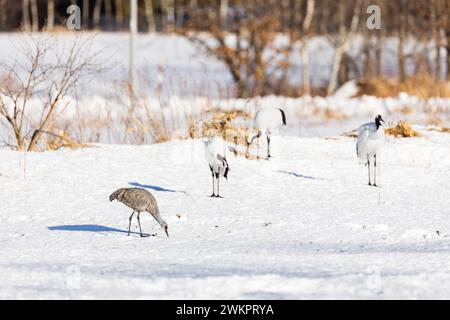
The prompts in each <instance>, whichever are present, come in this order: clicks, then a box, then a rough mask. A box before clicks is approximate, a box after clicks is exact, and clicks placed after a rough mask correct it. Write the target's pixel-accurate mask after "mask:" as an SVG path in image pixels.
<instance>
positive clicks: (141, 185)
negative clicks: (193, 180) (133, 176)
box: [128, 182, 186, 194]
mask: <svg viewBox="0 0 450 320" xmlns="http://www.w3.org/2000/svg"><path fill="white" fill-rule="evenodd" d="M128 184H129V185H130V186H133V187H138V188H144V189H151V190H154V191H159V192H180V193H184V194H186V191H178V190H174V189H167V188H164V187H160V186H153V185H150V184H141V183H139V182H128Z"/></svg>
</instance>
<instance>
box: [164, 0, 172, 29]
mask: <svg viewBox="0 0 450 320" xmlns="http://www.w3.org/2000/svg"><path fill="white" fill-rule="evenodd" d="M161 9H162V11H163V12H164V13H165V15H166V19H165V20H166V26H165V27H166V29H167V30H169V31H173V30H174V26H175V8H174V0H161Z"/></svg>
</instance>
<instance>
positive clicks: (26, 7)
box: [22, 0, 31, 32]
mask: <svg viewBox="0 0 450 320" xmlns="http://www.w3.org/2000/svg"><path fill="white" fill-rule="evenodd" d="M22 28H23V30H24V31H26V32H29V31H30V30H31V23H30V0H22Z"/></svg>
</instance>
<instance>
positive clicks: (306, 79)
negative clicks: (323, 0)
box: [301, 0, 315, 95]
mask: <svg viewBox="0 0 450 320" xmlns="http://www.w3.org/2000/svg"><path fill="white" fill-rule="evenodd" d="M314 6H315V0H308V2H307V4H306V15H305V19H304V20H303V25H302V38H301V44H302V47H301V57H302V63H303V93H304V94H307V95H311V80H310V71H309V69H310V68H309V55H308V42H307V37H308V33H309V31H310V28H311V22H312V19H313V16H314Z"/></svg>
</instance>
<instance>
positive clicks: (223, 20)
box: [220, 0, 228, 30]
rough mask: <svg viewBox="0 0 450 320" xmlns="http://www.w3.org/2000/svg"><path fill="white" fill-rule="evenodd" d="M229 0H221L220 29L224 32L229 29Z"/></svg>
mask: <svg viewBox="0 0 450 320" xmlns="http://www.w3.org/2000/svg"><path fill="white" fill-rule="evenodd" d="M227 16H228V0H220V27H221V28H222V30H225V29H226V28H227Z"/></svg>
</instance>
